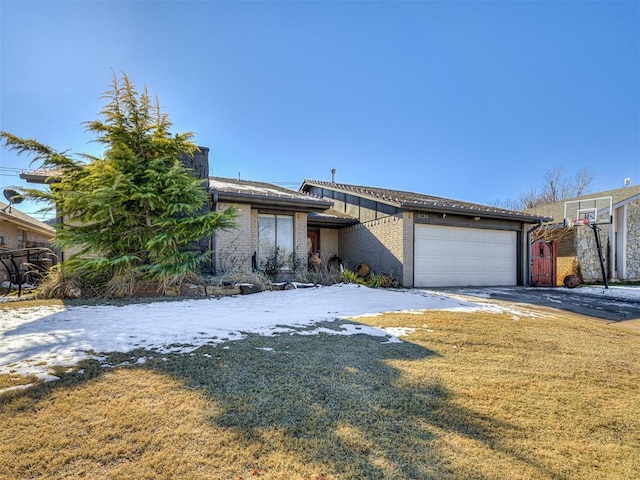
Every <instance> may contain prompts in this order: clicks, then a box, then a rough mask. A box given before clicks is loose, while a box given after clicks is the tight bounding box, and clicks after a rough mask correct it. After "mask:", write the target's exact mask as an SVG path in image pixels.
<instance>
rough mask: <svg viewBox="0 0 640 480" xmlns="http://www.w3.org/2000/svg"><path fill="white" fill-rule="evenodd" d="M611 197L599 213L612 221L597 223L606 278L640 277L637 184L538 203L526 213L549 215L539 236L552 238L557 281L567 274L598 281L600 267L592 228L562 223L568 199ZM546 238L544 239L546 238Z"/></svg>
mask: <svg viewBox="0 0 640 480" xmlns="http://www.w3.org/2000/svg"><path fill="white" fill-rule="evenodd" d="M602 197H611V198H612V211H611V212H609V211H606V212H602V213H603V214H604V215H605V216H608V217H609V218H610V219H611V224H609V225H600V226H599V228H600V241H601V244H602V253H603V256H604V261H605V268H606V273H607V277H608V278H609V279H611V280H640V185H635V186H627V187H624V188H618V189H615V190H607V191H604V192H596V193H590V194H588V195H582V196H580V197H576V198H571V199H568V200H563V201H561V202H555V203H550V204H547V205H541V206H539V207H536V208H531V209H529V210H527V212H529V213H531V214H534V215H542V216H545V217H552V218H553V219H554V220H553V221H550V222H547V224H545V226H547V227H548V228H545V229H544V230H543V236H542V239H548V240H549V241H555V242H554V243H555V245H554V246H555V250H556V255H557V271H556V275H555V277H556V284H562V280H563V278H564V277H565V276H566V275H568V274H576V273H577V274H580V276H581V277H582V279H583V280H584V281H585V282H601V281H603V279H602V269H601V268H600V261H599V258H598V252H597V249H596V245H595V236H594V234H593V230H592V229H591V228H589V227H587V226H577V227H572V228H567V227H565V226H564V223H563V219H564V206H565V203H566V202H567V201H577V200H589V199H593V198H602ZM545 237H546V238H545Z"/></svg>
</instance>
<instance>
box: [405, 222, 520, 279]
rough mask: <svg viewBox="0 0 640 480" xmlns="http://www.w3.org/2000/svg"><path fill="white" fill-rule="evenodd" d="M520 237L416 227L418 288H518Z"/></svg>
mask: <svg viewBox="0 0 640 480" xmlns="http://www.w3.org/2000/svg"><path fill="white" fill-rule="evenodd" d="M516 239H517V234H516V232H509V231H504V230H485V229H481V228H461V227H441V226H435V225H415V251H414V285H415V286H416V287H449V286H451V287H453V286H488V285H516V283H517V280H516V272H517V249H516V243H517V240H516Z"/></svg>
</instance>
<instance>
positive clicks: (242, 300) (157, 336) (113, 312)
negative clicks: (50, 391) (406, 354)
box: [0, 285, 525, 380]
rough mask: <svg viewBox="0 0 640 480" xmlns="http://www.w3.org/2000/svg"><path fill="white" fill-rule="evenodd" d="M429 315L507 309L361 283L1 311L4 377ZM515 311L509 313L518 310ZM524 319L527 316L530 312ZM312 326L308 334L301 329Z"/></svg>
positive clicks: (390, 336) (360, 329)
mask: <svg viewBox="0 0 640 480" xmlns="http://www.w3.org/2000/svg"><path fill="white" fill-rule="evenodd" d="M421 310H461V311H478V310H483V311H492V312H499V311H506V310H504V309H502V310H501V307H498V306H497V305H494V304H488V303H484V302H483V303H477V304H476V303H470V302H468V301H465V300H462V299H456V298H452V297H448V296H446V295H442V294H436V293H435V292H427V291H420V290H387V289H371V288H366V287H360V286H355V285H334V286H332V287H319V288H305V289H296V290H289V291H273V292H262V293H257V294H253V295H244V296H236V297H222V298H206V299H189V300H182V301H169V302H155V303H144V304H134V305H126V306H113V305H102V306H71V307H64V306H41V307H25V308H18V309H15V310H8V311H5V312H0V374H2V373H5V374H6V373H11V374H13V375H36V376H37V377H39V378H42V379H45V380H51V379H55V378H56V377H53V376H52V375H51V374H50V373H49V371H50V369H51V367H54V366H63V367H70V366H73V365H75V364H76V363H77V362H78V361H80V360H82V359H85V358H97V357H95V356H94V355H95V354H96V353H98V352H128V351H131V350H134V349H136V348H146V349H156V350H157V352H159V353H160V354H162V353H167V352H190V351H193V350H195V349H196V348H198V347H200V346H202V345H216V344H219V343H224V342H229V341H233V340H240V339H242V338H245V336H246V335H247V334H248V333H257V334H260V335H265V336H271V335H277V334H294V333H297V334H306V335H317V334H319V333H322V332H324V333H329V334H342V335H354V334H363V333H364V334H368V335H374V336H379V337H381V338H386V341H387V342H390V343H393V342H398V341H400V340H399V339H398V337H399V336H402V335H406V334H408V333H410V330H409V329H402V328H396V329H388V330H384V329H377V328H373V327H369V326H366V325H355V324H349V325H342V326H341V330H334V329H331V328H326V327H320V326H316V327H315V328H314V325H315V324H317V323H318V322H322V321H332V320H335V319H343V318H348V317H357V316H365V315H376V314H381V313H384V312H392V311H405V312H417V311H421ZM512 310H513V309H510V310H509V311H510V312H511V313H513V312H512ZM520 314H522V315H525V314H524V313H523V312H520ZM301 328H304V330H301Z"/></svg>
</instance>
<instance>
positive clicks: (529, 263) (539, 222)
mask: <svg viewBox="0 0 640 480" xmlns="http://www.w3.org/2000/svg"><path fill="white" fill-rule="evenodd" d="M540 227H542V220H538V224H537V225H535V226H533V227H532V228H530V229H529V230H527V285H528V286H530V287H531V286H533V285H532V283H531V235H532V234H533V232H535V231H536V230H538V229H539V228H540Z"/></svg>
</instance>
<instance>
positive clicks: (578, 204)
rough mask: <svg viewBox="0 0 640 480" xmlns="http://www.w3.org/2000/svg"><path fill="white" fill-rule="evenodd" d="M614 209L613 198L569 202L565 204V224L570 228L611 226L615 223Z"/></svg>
mask: <svg viewBox="0 0 640 480" xmlns="http://www.w3.org/2000/svg"><path fill="white" fill-rule="evenodd" d="M612 207H613V198H612V197H599V198H588V199H582V200H569V201H567V202H565V203H564V224H565V226H568V227H573V226H575V225H603V224H609V223H611V222H612V221H613V217H612V215H613V212H612Z"/></svg>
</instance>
